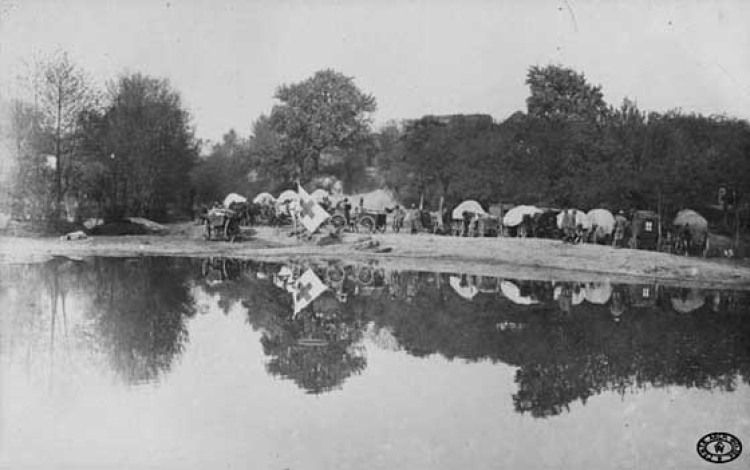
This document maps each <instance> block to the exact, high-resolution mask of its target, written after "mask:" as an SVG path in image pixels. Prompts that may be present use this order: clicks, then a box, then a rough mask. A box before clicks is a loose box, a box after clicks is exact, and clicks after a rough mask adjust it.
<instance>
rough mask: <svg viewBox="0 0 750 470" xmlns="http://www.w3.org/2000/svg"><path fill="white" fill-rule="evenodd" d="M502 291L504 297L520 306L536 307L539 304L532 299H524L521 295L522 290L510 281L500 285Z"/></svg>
mask: <svg viewBox="0 0 750 470" xmlns="http://www.w3.org/2000/svg"><path fill="white" fill-rule="evenodd" d="M500 290H501V291H502V292H503V295H505V297H507V298H508V299H509V300H510V301H512V302H513V303H515V304H518V305H534V304H538V303H539V301H538V300H534V299H532V298H531V297H524V296H522V295H521V289H519V288H518V286H517V285H515V284H514V283H512V282H510V281H503V282H501V283H500Z"/></svg>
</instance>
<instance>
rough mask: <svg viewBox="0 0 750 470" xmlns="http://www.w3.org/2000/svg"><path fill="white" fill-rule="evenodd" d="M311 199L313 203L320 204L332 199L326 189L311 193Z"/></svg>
mask: <svg viewBox="0 0 750 470" xmlns="http://www.w3.org/2000/svg"><path fill="white" fill-rule="evenodd" d="M310 197H311V198H312V200H313V201H315V202H317V203H319V204H320V203H321V202H323V200H324V199H325V198H330V197H331V195H330V194H328V191H326V190H325V189H321V188H318V189H316V190H315V191H313V192H311V193H310Z"/></svg>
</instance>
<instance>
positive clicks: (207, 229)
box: [203, 219, 211, 240]
mask: <svg viewBox="0 0 750 470" xmlns="http://www.w3.org/2000/svg"><path fill="white" fill-rule="evenodd" d="M203 238H205V239H206V240H211V222H209V221H208V219H206V221H205V222H203Z"/></svg>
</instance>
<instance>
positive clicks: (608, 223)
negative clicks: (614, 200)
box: [586, 209, 615, 237]
mask: <svg viewBox="0 0 750 470" xmlns="http://www.w3.org/2000/svg"><path fill="white" fill-rule="evenodd" d="M586 217H588V219H589V223H590V224H591V226H592V227H593V226H594V225H596V232H597V235H598V236H602V237H603V236H607V235H609V234H611V233H612V232H613V231H614V229H615V216H614V215H612V213H611V212H610V211H608V210H607V209H592V210H590V211H589V213H588V214H586Z"/></svg>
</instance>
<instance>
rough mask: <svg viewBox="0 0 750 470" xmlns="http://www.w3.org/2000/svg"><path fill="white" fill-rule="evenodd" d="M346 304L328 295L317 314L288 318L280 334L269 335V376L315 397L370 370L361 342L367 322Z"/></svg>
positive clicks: (314, 311) (265, 338)
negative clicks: (281, 378)
mask: <svg viewBox="0 0 750 470" xmlns="http://www.w3.org/2000/svg"><path fill="white" fill-rule="evenodd" d="M345 305H346V304H339V303H338V301H337V300H336V298H335V295H334V294H333V293H331V292H328V293H326V294H324V295H323V296H321V297H320V298H318V299H316V300H315V301H314V302H313V309H311V312H307V311H305V312H303V313H301V314H300V315H298V316H297V317H296V318H292V317H290V316H286V317H285V318H284V319H283V320H281V321H280V322H278V323H277V325H278V326H279V328H277V329H276V330H275V332H274V333H270V332H266V333H265V334H264V335H263V338H262V339H261V343H262V344H263V351H264V352H265V353H266V354H267V355H269V356H271V360H270V361H269V362H268V364H267V365H266V369H267V370H268V372H269V373H270V374H271V375H274V376H279V377H284V378H288V379H291V380H293V381H294V382H295V383H296V384H297V385H298V386H299V387H301V388H302V389H304V390H305V391H307V392H308V393H314V394H319V393H323V392H328V391H331V390H334V389H336V388H339V387H340V386H341V384H343V383H344V381H345V380H346V379H347V378H349V377H350V376H351V375H354V374H360V373H361V372H362V371H363V370H364V369H365V367H366V366H367V359H366V357H365V351H364V348H363V347H362V346H361V345H360V344H359V342H360V340H361V339H362V335H363V332H364V324H363V322H362V321H361V320H359V319H358V318H357V317H356V316H355V315H354V314H353V313H352V310H351V309H350V308H345Z"/></svg>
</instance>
